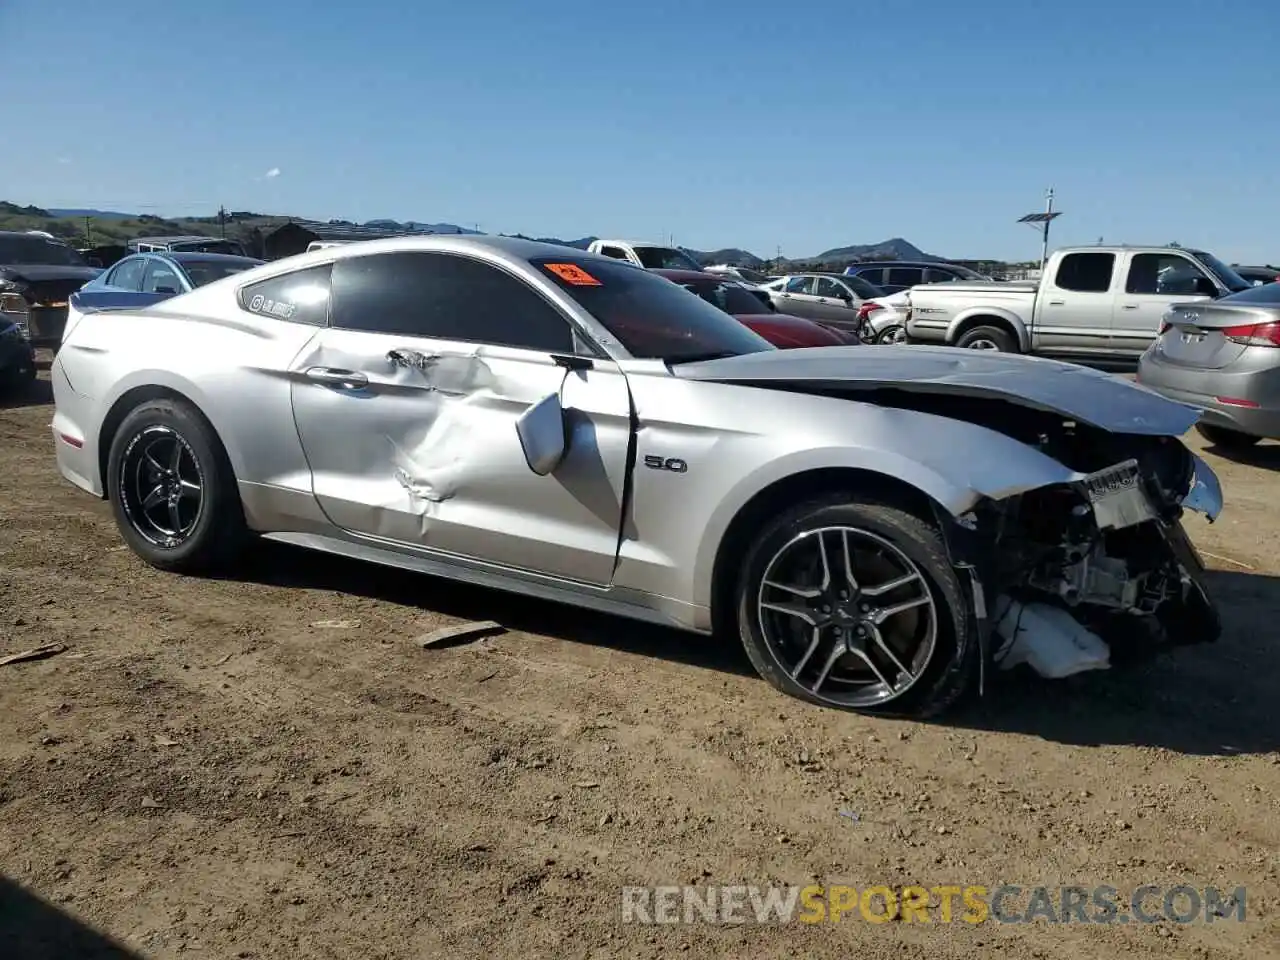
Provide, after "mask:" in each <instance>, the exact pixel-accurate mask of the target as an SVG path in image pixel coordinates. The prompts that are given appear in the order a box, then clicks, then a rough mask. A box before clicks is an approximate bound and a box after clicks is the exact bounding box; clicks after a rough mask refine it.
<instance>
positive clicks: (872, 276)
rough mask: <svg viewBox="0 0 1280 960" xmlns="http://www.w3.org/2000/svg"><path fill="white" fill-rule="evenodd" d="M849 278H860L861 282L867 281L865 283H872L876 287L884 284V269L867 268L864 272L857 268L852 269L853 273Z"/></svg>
mask: <svg viewBox="0 0 1280 960" xmlns="http://www.w3.org/2000/svg"><path fill="white" fill-rule="evenodd" d="M850 276H853V277H861V278H862V279H863V280H865V281H867V283H874V284H875V285H876V286H877V287H878V286H880V285H881V284H882V283H884V282H885V281H884V267H868V268H867V269H866V270H859V269H858V268H857V267H854V268H853V273H851V274H850Z"/></svg>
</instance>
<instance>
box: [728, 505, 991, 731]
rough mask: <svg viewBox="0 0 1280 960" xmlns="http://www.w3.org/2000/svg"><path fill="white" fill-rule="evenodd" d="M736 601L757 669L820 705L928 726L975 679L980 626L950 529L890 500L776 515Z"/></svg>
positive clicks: (754, 548)
mask: <svg viewBox="0 0 1280 960" xmlns="http://www.w3.org/2000/svg"><path fill="white" fill-rule="evenodd" d="M736 600H737V604H736V607H737V615H738V625H739V632H740V634H741V637H742V641H743V644H744V646H745V647H746V651H747V656H748V657H749V658H750V660H751V663H752V665H753V666H755V668H756V670H757V671H758V672H759V674H760V675H761V676H762V677H764V679H765V680H767V681H769V683H771V684H772V685H773V686H775V687H777V688H778V689H779V690H781V691H782V692H783V693H786V694H789V695H790V696H793V697H799V698H800V699H803V700H808V701H810V702H811V703H817V704H821V705H823V706H828V707H837V708H840V709H844V710H854V711H857V712H860V713H869V714H880V715H895V716H906V717H913V718H917V719H922V718H925V717H930V716H934V715H936V714H938V713H940V712H942V711H943V710H945V709H946V708H947V707H949V706H951V705H952V704H953V703H955V702H956V701H957V700H958V699H959V698H960V697H961V696H962V695H963V694H965V693H966V692H967V691H968V690H969V689H970V688H971V687H972V686H973V685H974V683H975V681H976V678H977V674H978V668H979V651H978V644H977V639H976V627H975V625H974V619H973V617H972V615H971V612H970V605H969V603H968V601H967V600H966V595H965V593H964V590H963V589H962V587H961V584H960V581H959V579H958V577H957V576H956V573H955V571H954V569H953V568H952V566H951V563H950V561H949V560H948V557H947V552H946V548H945V545H944V544H943V541H942V536H941V534H940V532H939V531H938V529H937V528H936V526H934V525H933V524H930V523H926V522H925V521H924V520H922V519H921V518H919V517H917V516H915V515H914V514H911V513H908V512H907V511H905V510H902V509H899V508H898V507H895V506H891V505H889V504H885V503H876V502H857V501H851V500H850V499H849V498H848V497H847V496H832V497H827V498H825V499H822V500H817V501H814V502H811V503H807V504H802V505H800V506H798V507H796V508H794V509H792V510H789V511H787V512H786V513H783V514H781V515H780V516H778V517H776V518H775V519H774V520H773V521H771V522H770V523H768V524H766V525H765V526H764V528H763V529H762V530H761V531H760V533H759V534H758V535H757V537H756V539H755V541H754V542H753V543H752V545H751V547H750V549H749V550H748V551H747V554H746V557H745V559H744V562H743V566H742V568H741V571H740V574H739V578H738V583H737V594H736Z"/></svg>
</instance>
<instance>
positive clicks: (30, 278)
mask: <svg viewBox="0 0 1280 960" xmlns="http://www.w3.org/2000/svg"><path fill="white" fill-rule="evenodd" d="M101 272H102V270H101V269H99V268H98V267H69V266H65V265H59V264H52V263H15V264H7V263H5V264H0V277H3V278H4V279H6V280H22V281H26V282H27V283H38V282H39V281H41V280H92V279H93V278H94V277H96V276H97V275H98V274H100V273H101Z"/></svg>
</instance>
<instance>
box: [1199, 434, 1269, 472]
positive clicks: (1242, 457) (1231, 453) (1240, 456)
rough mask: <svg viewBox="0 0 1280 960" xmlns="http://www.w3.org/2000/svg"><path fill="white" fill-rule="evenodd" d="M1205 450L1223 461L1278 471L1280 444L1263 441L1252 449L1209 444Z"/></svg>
mask: <svg viewBox="0 0 1280 960" xmlns="http://www.w3.org/2000/svg"><path fill="white" fill-rule="evenodd" d="M1205 449H1207V450H1209V451H1210V452H1211V453H1212V454H1213V455H1214V456H1217V457H1221V458H1222V459H1223V460H1230V461H1231V462H1232V463H1238V464H1240V465H1241V466H1245V467H1261V468H1262V469H1264V470H1280V443H1267V442H1266V441H1263V442H1262V443H1260V444H1258V445H1257V446H1254V447H1241V448H1239V449H1229V448H1227V447H1220V446H1217V445H1216V444H1211V445H1210V446H1208V447H1206V448H1205Z"/></svg>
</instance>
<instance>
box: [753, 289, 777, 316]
mask: <svg viewBox="0 0 1280 960" xmlns="http://www.w3.org/2000/svg"><path fill="white" fill-rule="evenodd" d="M751 293H752V295H753V296H754V297H755V298H756V299H757V300H759V301H760V302H761V303H762V304H764V308H765V309H766V310H769V311H770V312H776V311H777V309H778V308H777V307H775V306H774V305H773V300H772V299H770V297H769V291H768V290H752V291H751Z"/></svg>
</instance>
